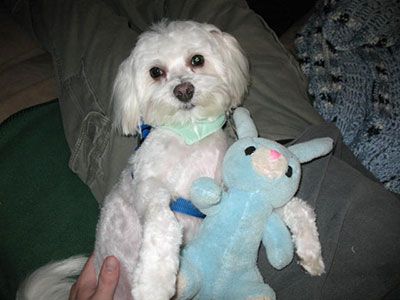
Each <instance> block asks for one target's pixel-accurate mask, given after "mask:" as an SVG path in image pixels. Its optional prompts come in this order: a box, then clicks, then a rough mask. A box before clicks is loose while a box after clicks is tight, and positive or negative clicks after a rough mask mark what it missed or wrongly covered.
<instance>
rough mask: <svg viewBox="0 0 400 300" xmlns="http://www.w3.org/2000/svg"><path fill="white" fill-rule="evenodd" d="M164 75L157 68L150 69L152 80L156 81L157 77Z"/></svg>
mask: <svg viewBox="0 0 400 300" xmlns="http://www.w3.org/2000/svg"><path fill="white" fill-rule="evenodd" d="M162 75H164V71H163V70H161V69H160V68H158V67H153V68H151V69H150V76H151V77H152V78H154V79H157V78H158V77H160V76H162Z"/></svg>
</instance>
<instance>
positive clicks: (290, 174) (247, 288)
mask: <svg viewBox="0 0 400 300" xmlns="http://www.w3.org/2000/svg"><path fill="white" fill-rule="evenodd" d="M234 120H235V123H236V127H237V132H238V133H239V140H238V141H236V142H235V143H234V144H233V145H232V146H231V147H230V148H229V149H228V151H227V153H226V155H225V158H224V162H223V181H224V185H225V188H221V187H220V186H219V185H218V184H217V183H216V182H215V181H214V180H213V179H211V178H200V179H198V180H197V181H196V182H195V183H194V185H193V187H192V190H191V199H192V202H193V203H194V204H195V205H196V206H197V207H198V208H199V209H200V210H201V211H202V212H203V213H204V214H206V215H207V217H206V218H205V219H204V222H203V223H202V225H201V227H200V229H199V231H198V233H197V235H196V237H195V238H194V239H193V240H192V241H191V242H190V243H189V244H188V245H187V246H186V247H185V248H184V249H183V251H182V257H181V271H182V274H183V276H184V278H185V280H184V282H185V283H186V287H185V290H184V293H183V295H181V296H180V297H179V299H180V300H183V299H202V300H224V299H226V300H235V299H238V300H239V299H240V300H243V299H251V298H254V297H263V296H266V297H270V299H271V300H272V299H275V293H274V291H273V289H272V288H271V287H270V286H269V285H268V284H265V283H264V282H263V279H262V277H261V275H260V272H259V270H258V268H257V265H256V261H257V255H258V249H259V246H260V243H261V242H262V243H263V244H264V245H265V248H266V252H267V257H268V260H269V262H270V263H271V265H272V266H273V267H275V268H277V269H282V268H284V267H285V266H286V265H288V264H289V263H290V262H291V260H292V259H293V244H292V239H291V235H290V233H289V231H288V229H287V227H286V225H285V224H284V222H283V221H282V220H281V219H280V217H279V216H278V215H277V214H275V213H274V212H273V209H274V208H277V207H281V206H283V205H284V204H286V203H287V202H288V201H290V200H291V199H292V197H293V196H294V195H295V193H296V191H297V189H298V185H299V181H300V177H301V167H300V164H301V163H302V162H306V161H309V160H311V159H314V158H316V157H319V156H321V155H325V154H327V153H328V152H330V151H331V149H332V144H333V142H332V140H331V139H330V138H322V139H316V140H312V141H309V142H305V143H302V144H296V145H294V146H291V147H289V148H285V147H284V146H282V145H280V144H278V143H276V142H274V141H271V140H267V139H263V138H257V137H256V135H257V132H256V131H255V130H254V128H255V127H254V125H253V122H252V121H251V119H250V117H249V114H248V112H247V111H246V110H245V109H243V108H238V109H236V111H235V113H234ZM265 162H268V163H271V166H270V168H269V167H268V166H267V165H266V164H264V163H265ZM276 170H278V171H282V172H280V173H279V172H278V173H274V172H273V171H276Z"/></svg>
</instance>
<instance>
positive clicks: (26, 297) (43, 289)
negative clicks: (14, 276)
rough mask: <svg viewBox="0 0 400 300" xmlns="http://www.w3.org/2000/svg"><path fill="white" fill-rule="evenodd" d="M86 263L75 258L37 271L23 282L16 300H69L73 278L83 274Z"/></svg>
mask: <svg viewBox="0 0 400 300" xmlns="http://www.w3.org/2000/svg"><path fill="white" fill-rule="evenodd" d="M86 261H87V257H84V256H73V257H71V258H68V259H65V260H62V261H58V262H52V263H49V264H47V265H45V266H43V267H41V268H39V269H37V270H36V271H35V272H33V273H32V274H31V275H29V276H28V277H27V278H26V279H25V280H24V281H23V282H22V284H21V285H20V287H19V288H18V291H17V297H16V300H67V299H68V298H69V293H70V290H71V287H72V285H73V283H74V282H75V279H76V278H75V279H74V278H71V277H72V276H77V275H79V274H80V273H81V271H82V269H83V267H84V265H85V263H86Z"/></svg>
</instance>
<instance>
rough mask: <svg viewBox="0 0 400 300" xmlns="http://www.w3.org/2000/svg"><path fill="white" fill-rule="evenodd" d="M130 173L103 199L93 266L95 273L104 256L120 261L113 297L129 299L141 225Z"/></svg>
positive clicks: (138, 248) (139, 244) (140, 236)
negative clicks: (116, 286) (113, 257)
mask: <svg viewBox="0 0 400 300" xmlns="http://www.w3.org/2000/svg"><path fill="white" fill-rule="evenodd" d="M130 178H131V177H130V174H128V173H127V174H126V175H125V176H122V178H121V180H120V182H119V183H118V184H117V185H116V186H115V188H114V189H113V190H112V191H111V193H110V194H109V195H108V196H107V198H106V199H105V204H104V207H103V208H102V211H101V215H100V220H99V222H98V225H97V234H96V245H95V266H96V271H97V273H98V272H100V268H101V265H102V263H103V261H104V259H105V258H106V257H107V256H108V255H114V256H116V257H117V258H118V260H119V261H120V278H119V283H118V288H117V290H116V293H115V297H114V299H124V300H128V299H132V296H131V289H132V286H131V284H132V281H133V271H134V269H135V268H136V264H137V261H138V257H139V250H140V246H141V241H142V228H141V224H140V220H139V217H138V215H137V212H136V209H135V207H134V205H133V200H134V199H133V193H134V186H133V185H132V184H131V179H130Z"/></svg>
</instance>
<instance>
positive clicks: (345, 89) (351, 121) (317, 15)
mask: <svg viewBox="0 0 400 300" xmlns="http://www.w3.org/2000/svg"><path fill="white" fill-rule="evenodd" d="M295 45H296V49H297V52H298V58H299V61H300V64H301V67H302V69H303V71H304V72H305V74H306V76H307V77H308V79H309V93H310V95H311V96H312V98H313V101H314V102H313V103H314V106H315V108H316V109H317V110H318V112H319V113H320V114H321V115H322V116H323V118H324V119H325V120H327V121H330V122H333V123H334V124H335V125H336V126H337V127H338V128H339V130H340V131H341V133H342V134H343V137H344V142H345V143H346V144H347V145H348V146H349V147H350V149H351V150H352V151H353V152H354V154H355V155H356V156H357V157H358V159H359V160H360V161H361V162H362V163H363V164H364V165H365V166H366V167H367V168H368V169H369V170H370V171H371V172H372V173H373V174H374V175H375V176H376V177H377V178H378V179H379V180H380V181H381V182H382V183H383V184H384V186H385V187H386V188H387V189H388V190H391V191H393V192H395V193H400V114H399V113H400V1H398V0H336V1H335V0H324V1H320V2H318V3H317V5H316V9H315V12H314V14H313V15H312V16H311V18H310V19H309V21H308V22H307V24H306V25H305V26H304V27H303V28H302V30H301V31H300V33H299V34H298V35H297V37H296V40H295Z"/></svg>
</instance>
